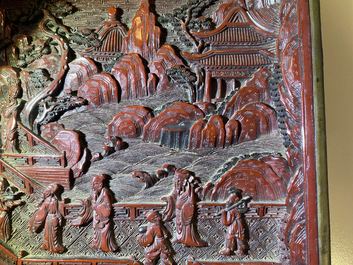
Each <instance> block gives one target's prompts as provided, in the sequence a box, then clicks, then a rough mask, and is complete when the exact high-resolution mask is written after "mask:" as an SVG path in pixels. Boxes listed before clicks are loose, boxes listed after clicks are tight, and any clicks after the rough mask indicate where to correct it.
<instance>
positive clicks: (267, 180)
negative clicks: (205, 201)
mask: <svg viewBox="0 0 353 265" xmlns="http://www.w3.org/2000/svg"><path fill="white" fill-rule="evenodd" d="M273 160H275V161H277V163H271V162H270V161H273ZM289 172H290V170H289V166H288V163H287V162H286V160H284V159H282V158H277V157H267V158H264V159H262V160H243V161H240V162H239V163H237V164H236V165H235V166H234V167H233V168H232V169H230V170H229V171H227V172H226V173H225V174H224V175H223V176H222V177H221V178H220V179H219V180H218V181H217V182H216V183H215V185H214V188H213V191H212V195H211V198H212V199H213V200H217V199H225V196H227V194H228V191H229V189H231V188H234V187H236V188H239V189H241V190H243V191H244V193H245V194H247V195H250V196H251V197H252V198H253V199H254V200H260V201H261V200H263V201H270V200H273V201H276V200H279V199H283V198H285V197H286V193H287V191H286V187H287V183H288V176H289Z"/></svg>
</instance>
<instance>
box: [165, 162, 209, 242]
mask: <svg viewBox="0 0 353 265" xmlns="http://www.w3.org/2000/svg"><path fill="white" fill-rule="evenodd" d="M199 184H200V179H199V178H197V177H196V176H195V175H194V174H193V173H192V172H190V171H188V170H185V169H177V170H176V171H175V175H174V189H173V192H172V194H171V195H170V196H168V197H166V198H164V200H166V202H167V208H166V210H165V212H164V214H165V217H164V220H171V219H173V218H174V222H175V226H176V231H175V242H177V243H181V244H184V245H185V246H187V247H205V246H207V242H205V241H204V240H202V239H201V238H200V235H199V233H198V231H197V211H196V203H197V202H198V201H199V200H200V197H199V195H198V193H199V192H200V186H199Z"/></svg>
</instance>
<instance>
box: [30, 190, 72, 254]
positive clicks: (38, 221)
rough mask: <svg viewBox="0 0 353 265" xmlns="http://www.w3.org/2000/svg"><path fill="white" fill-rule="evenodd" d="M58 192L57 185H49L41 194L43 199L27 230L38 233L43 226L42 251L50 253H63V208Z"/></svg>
mask: <svg viewBox="0 0 353 265" xmlns="http://www.w3.org/2000/svg"><path fill="white" fill-rule="evenodd" d="M60 190H61V188H60V186H59V185H58V184H50V185H49V186H48V187H47V188H46V189H45V191H44V192H43V199H42V201H41V202H40V203H39V206H38V209H37V211H36V212H35V213H34V214H33V216H32V218H31V219H30V221H29V229H30V231H32V232H34V233H39V232H40V231H41V229H42V227H43V224H44V229H43V230H44V235H43V244H42V249H44V250H47V251H49V252H52V253H63V252H64V251H65V248H64V247H63V244H62V234H61V233H62V226H63V222H64V210H63V208H64V207H63V202H62V201H61V199H60V195H59V192H60Z"/></svg>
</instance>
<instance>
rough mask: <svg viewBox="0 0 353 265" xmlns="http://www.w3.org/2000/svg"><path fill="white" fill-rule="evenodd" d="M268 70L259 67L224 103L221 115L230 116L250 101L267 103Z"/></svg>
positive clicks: (268, 99) (268, 96) (268, 97)
mask: <svg viewBox="0 0 353 265" xmlns="http://www.w3.org/2000/svg"><path fill="white" fill-rule="evenodd" d="M269 76H270V73H269V70H267V69H266V68H260V69H259V70H258V71H257V72H255V73H254V75H253V77H252V78H251V79H250V80H248V81H247V82H246V84H245V85H244V86H243V87H241V88H240V89H239V91H237V92H236V93H235V95H234V96H233V97H232V98H231V99H230V100H229V101H228V102H227V103H226V106H225V109H224V111H223V115H224V116H226V117H228V118H230V117H232V115H233V114H234V113H235V112H236V111H238V110H240V109H242V108H243V107H245V106H246V105H248V104H250V103H257V102H264V103H269V101H270V95H269V89H268V78H269Z"/></svg>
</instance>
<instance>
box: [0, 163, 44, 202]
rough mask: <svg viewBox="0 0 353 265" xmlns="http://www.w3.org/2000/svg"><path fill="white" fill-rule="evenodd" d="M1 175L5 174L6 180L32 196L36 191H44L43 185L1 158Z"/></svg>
mask: <svg viewBox="0 0 353 265" xmlns="http://www.w3.org/2000/svg"><path fill="white" fill-rule="evenodd" d="M0 173H5V174H6V178H7V179H8V180H9V181H10V182H12V183H13V184H14V185H15V186H16V187H17V188H18V189H20V190H21V191H23V192H25V193H26V194H28V195H30V194H32V193H33V192H34V190H37V191H38V190H40V189H42V187H43V186H42V185H41V184H40V183H39V182H37V181H36V180H34V179H32V178H30V177H28V176H26V175H25V174H23V173H22V172H20V171H19V170H17V169H16V168H14V167H13V166H12V165H10V164H9V163H7V162H6V161H4V160H3V159H1V158H0Z"/></svg>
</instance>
